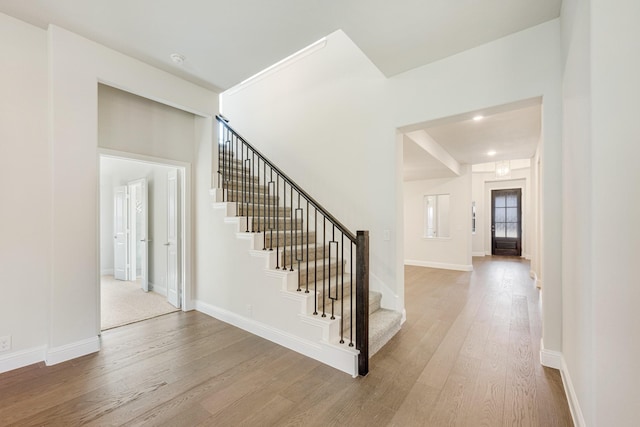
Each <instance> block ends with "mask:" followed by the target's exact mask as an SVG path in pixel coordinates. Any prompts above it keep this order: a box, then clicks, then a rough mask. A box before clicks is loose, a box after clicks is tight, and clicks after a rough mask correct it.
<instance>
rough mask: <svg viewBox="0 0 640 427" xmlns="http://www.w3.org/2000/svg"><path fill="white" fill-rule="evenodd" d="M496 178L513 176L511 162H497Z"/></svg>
mask: <svg viewBox="0 0 640 427" xmlns="http://www.w3.org/2000/svg"><path fill="white" fill-rule="evenodd" d="M496 178H497V179H499V178H511V162H510V161H509V160H507V161H504V162H496Z"/></svg>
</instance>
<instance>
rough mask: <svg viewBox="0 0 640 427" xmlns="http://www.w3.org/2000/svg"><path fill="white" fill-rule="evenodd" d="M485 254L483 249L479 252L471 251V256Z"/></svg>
mask: <svg viewBox="0 0 640 427" xmlns="http://www.w3.org/2000/svg"><path fill="white" fill-rule="evenodd" d="M485 255H487V254H486V253H485V252H484V251H480V252H471V256H485Z"/></svg>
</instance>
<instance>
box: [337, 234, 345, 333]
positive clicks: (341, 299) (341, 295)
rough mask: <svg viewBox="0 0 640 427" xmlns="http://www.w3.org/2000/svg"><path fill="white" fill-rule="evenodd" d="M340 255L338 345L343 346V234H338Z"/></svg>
mask: <svg viewBox="0 0 640 427" xmlns="http://www.w3.org/2000/svg"><path fill="white" fill-rule="evenodd" d="M340 234H341V236H340V244H341V251H340V252H341V254H340V263H339V264H338V269H339V270H340V344H344V233H342V232H341V233H340Z"/></svg>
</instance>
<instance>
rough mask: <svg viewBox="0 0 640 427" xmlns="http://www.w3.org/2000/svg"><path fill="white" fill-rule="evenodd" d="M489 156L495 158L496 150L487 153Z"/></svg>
mask: <svg viewBox="0 0 640 427" xmlns="http://www.w3.org/2000/svg"><path fill="white" fill-rule="evenodd" d="M487 155H489V156H495V155H496V150H490V151H488V152H487Z"/></svg>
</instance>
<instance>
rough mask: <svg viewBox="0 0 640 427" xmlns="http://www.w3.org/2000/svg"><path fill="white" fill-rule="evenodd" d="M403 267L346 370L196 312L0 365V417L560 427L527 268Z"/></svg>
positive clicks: (558, 391) (563, 409) (20, 422)
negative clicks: (90, 349)
mask: <svg viewBox="0 0 640 427" xmlns="http://www.w3.org/2000/svg"><path fill="white" fill-rule="evenodd" d="M474 268H475V271H474V272H472V273H464V272H455V271H447V270H436V269H429V268H422V267H406V270H405V275H406V276H405V281H406V287H405V293H406V309H407V321H406V323H405V324H404V325H403V328H402V330H401V331H400V333H399V334H398V335H397V336H396V337H395V338H393V339H392V340H391V342H390V343H389V344H388V345H387V346H385V347H384V348H383V349H382V350H380V352H378V353H377V354H376V355H375V356H374V357H373V358H372V359H371V361H370V374H369V375H368V376H367V377H366V378H356V379H353V378H351V377H350V376H348V375H346V374H343V373H341V372H338V371H336V370H334V369H332V368H330V367H327V366H325V365H322V364H321V363H319V362H316V361H314V360H311V359H308V358H306V357H304V356H301V355H299V354H297V353H294V352H292V351H289V350H287V349H285V348H282V347H280V346H278V345H276V344H273V343H271V342H269V341H265V340H263V339H261V338H258V337H255V336H253V335H251V334H249V333H247V332H244V331H242V330H240V329H237V328H234V327H232V326H229V325H226V324H224V323H222V322H220V321H217V320H215V319H212V318H210V317H208V316H206V315H204V314H201V313H197V312H189V313H172V314H168V315H165V316H162V317H158V318H155V319H151V320H148V321H145V322H141V323H136V324H132V325H128V326H124V327H121V328H117V329H113V330H109V331H106V332H105V333H104V334H103V336H102V351H101V352H100V353H99V354H94V355H89V356H85V357H83V358H80V359H76V360H73V361H70V362H67V363H63V364H60V365H56V366H51V367H46V366H44V365H43V364H37V365H32V366H29V367H26V368H23V369H19V370H16V371H12V372H8V373H5V374H2V375H0V425H2V426H6V425H16V426H44V425H46V426H75V425H90V426H120V425H126V426H155V425H157V426H160V425H163V426H164V425H167V426H214V425H215V426H240V425H243V426H334V425H335V426H338V425H339V426H454V425H455V426H570V425H572V422H571V417H570V414H569V409H568V406H567V401H566V398H565V395H564V391H563V387H562V381H561V378H560V375H559V372H558V371H555V370H552V369H548V368H543V367H542V366H541V365H540V364H539V362H538V354H539V350H540V349H539V346H540V333H541V331H540V329H541V321H540V307H539V304H540V298H539V291H538V290H537V289H535V287H534V286H533V283H532V281H531V279H529V275H528V273H529V264H528V263H527V262H525V261H521V260H518V259H510V258H500V257H493V258H491V257H486V258H476V259H474Z"/></svg>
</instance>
